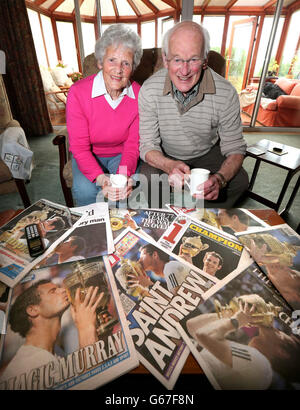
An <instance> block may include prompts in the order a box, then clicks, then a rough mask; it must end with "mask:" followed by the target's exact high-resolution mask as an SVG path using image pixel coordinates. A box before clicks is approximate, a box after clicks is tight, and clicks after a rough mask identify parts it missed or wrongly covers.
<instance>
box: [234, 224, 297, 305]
mask: <svg viewBox="0 0 300 410" xmlns="http://www.w3.org/2000/svg"><path fill="white" fill-rule="evenodd" d="M237 237H238V238H239V240H240V241H241V242H242V243H243V244H244V246H245V247H247V249H248V250H249V252H250V254H251V256H252V257H253V259H254V260H255V261H256V263H257V264H258V265H259V266H260V268H261V269H262V271H263V272H264V273H265V274H266V275H267V276H268V278H269V279H270V280H271V282H272V283H273V284H274V286H275V287H276V288H277V289H278V291H279V292H280V293H281V294H282V296H283V297H284V298H285V299H286V301H287V302H288V303H289V304H290V306H291V307H292V308H293V309H300V236H299V235H298V234H297V233H296V232H295V231H294V230H293V229H292V228H291V227H290V226H289V225H287V224H282V225H276V226H272V227H269V228H261V229H259V230H256V231H255V232H252V233H247V232H241V233H239V234H238V235H237Z"/></svg>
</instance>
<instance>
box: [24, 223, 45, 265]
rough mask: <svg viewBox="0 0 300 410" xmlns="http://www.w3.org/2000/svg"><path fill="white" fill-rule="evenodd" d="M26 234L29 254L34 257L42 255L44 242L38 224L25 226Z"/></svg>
mask: <svg viewBox="0 0 300 410" xmlns="http://www.w3.org/2000/svg"><path fill="white" fill-rule="evenodd" d="M25 236H26V239H27V246H28V250H29V255H30V256H32V257H33V258H35V257H37V256H39V255H41V254H42V253H43V252H44V244H43V240H42V238H41V236H40V233H39V229H38V226H37V224H31V225H27V226H25Z"/></svg>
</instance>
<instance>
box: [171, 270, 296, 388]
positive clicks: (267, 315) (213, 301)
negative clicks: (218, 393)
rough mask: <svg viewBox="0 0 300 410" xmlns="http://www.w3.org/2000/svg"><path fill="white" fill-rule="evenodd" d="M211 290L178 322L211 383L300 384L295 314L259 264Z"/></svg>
mask: <svg viewBox="0 0 300 410" xmlns="http://www.w3.org/2000/svg"><path fill="white" fill-rule="evenodd" d="M212 291H213V293H211V294H210V296H209V297H208V298H207V299H206V300H205V301H204V302H202V303H200V304H199V305H198V306H197V307H196V308H195V310H194V311H192V312H191V313H189V314H188V315H187V316H185V317H184V318H183V319H181V320H180V321H179V322H177V325H176V327H177V329H178V331H179V333H180V334H181V335H182V337H183V339H184V340H185V342H186V343H187V345H188V346H189V348H190V349H191V352H192V354H193V355H194V357H195V359H196V360H197V362H198V363H199V365H200V366H201V368H202V369H203V371H204V372H205V374H206V376H207V377H208V379H209V381H210V382H211V384H212V385H213V387H214V388H215V389H223V390H245V389H249V390H263V389H270V390H281V389H282V390H293V389H299V388H300V373H299V366H300V337H299V334H300V328H298V327H297V321H295V319H297V316H295V315H294V313H295V312H293V311H292V310H291V308H290V307H289V305H288V304H287V303H286V301H285V300H284V299H283V298H282V296H280V295H279V294H278V292H277V291H276V290H275V289H274V286H273V285H272V283H271V282H270V281H269V280H268V278H267V277H266V276H265V275H264V273H263V272H261V271H260V270H259V268H258V266H257V265H256V264H255V263H252V264H251V265H250V266H249V267H247V268H246V269H244V270H243V271H241V272H237V273H236V274H235V276H234V277H233V278H231V280H227V282H226V284H225V286H222V287H221V288H220V287H219V288H217V287H214V288H212ZM298 317H299V315H298ZM298 323H299V319H298Z"/></svg>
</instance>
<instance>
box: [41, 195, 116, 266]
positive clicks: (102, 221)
mask: <svg viewBox="0 0 300 410" xmlns="http://www.w3.org/2000/svg"><path fill="white" fill-rule="evenodd" d="M113 250H114V244H113V236H112V230H111V227H110V221H109V212H108V205H107V204H106V203H98V204H94V205H93V207H91V208H89V209H88V210H86V211H85V212H84V213H83V214H82V216H81V218H80V219H79V220H78V221H77V222H76V223H75V224H74V226H73V227H72V228H71V229H69V230H68V231H67V232H66V233H65V234H64V235H62V236H61V237H60V238H59V239H58V240H57V241H56V242H55V243H54V244H53V245H52V246H51V247H50V248H49V249H48V250H47V251H46V252H45V253H44V254H43V255H42V256H41V257H40V258H39V259H38V261H37V263H36V265H35V267H36V268H40V267H42V266H43V267H45V266H53V265H58V264H61V263H67V262H74V261H78V260H84V259H89V258H93V257H96V256H103V255H107V254H110V253H112V252H113Z"/></svg>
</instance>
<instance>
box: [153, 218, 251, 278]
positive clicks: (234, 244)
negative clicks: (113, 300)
mask: <svg viewBox="0 0 300 410" xmlns="http://www.w3.org/2000/svg"><path fill="white" fill-rule="evenodd" d="M158 243H159V244H160V245H161V246H162V247H163V248H165V249H168V250H169V251H171V252H172V253H174V254H175V255H178V256H179V257H180V258H181V259H182V260H185V261H186V262H188V263H190V264H191V265H193V266H195V267H197V268H199V269H201V270H202V271H204V272H206V273H208V274H209V275H211V276H212V277H213V278H214V279H216V280H223V279H224V278H226V277H227V276H228V275H230V274H233V273H234V272H235V271H236V270H237V269H241V267H242V266H245V265H246V264H247V263H249V261H250V256H249V254H248V252H247V251H246V250H245V249H244V246H243V245H242V244H241V243H240V242H239V240H238V239H237V238H235V237H233V236H231V235H228V234H226V233H225V232H222V231H220V230H217V229H213V228H212V227H211V226H209V225H206V224H203V223H201V222H196V221H194V220H192V219H190V218H189V217H188V216H186V215H184V216H183V215H182V216H181V215H179V216H177V218H176V219H175V220H174V221H173V223H172V225H171V226H170V228H169V229H168V230H167V231H166V232H165V234H164V235H162V237H161V238H160V240H159V241H158Z"/></svg>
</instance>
